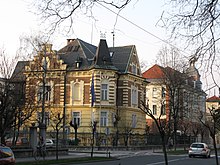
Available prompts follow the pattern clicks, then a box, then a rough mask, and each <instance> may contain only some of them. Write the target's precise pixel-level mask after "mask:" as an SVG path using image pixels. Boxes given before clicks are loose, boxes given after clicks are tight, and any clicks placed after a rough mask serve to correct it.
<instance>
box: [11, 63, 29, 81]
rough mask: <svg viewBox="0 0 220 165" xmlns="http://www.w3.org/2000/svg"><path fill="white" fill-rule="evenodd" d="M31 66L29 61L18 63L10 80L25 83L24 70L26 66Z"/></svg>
mask: <svg viewBox="0 0 220 165" xmlns="http://www.w3.org/2000/svg"><path fill="white" fill-rule="evenodd" d="M28 64H29V61H18V63H17V65H16V67H15V69H14V72H13V74H12V76H11V78H10V80H11V81H25V76H24V74H23V73H24V70H25V66H27V65H28Z"/></svg>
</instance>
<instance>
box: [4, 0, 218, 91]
mask: <svg viewBox="0 0 220 165" xmlns="http://www.w3.org/2000/svg"><path fill="white" fill-rule="evenodd" d="M34 1H35V0H2V1H1V2H0V20H1V27H0V48H4V49H5V51H6V53H7V54H8V55H10V56H14V55H15V54H16V51H17V50H18V48H19V38H20V37H21V36H23V35H30V34H34V33H37V32H38V31H44V27H45V24H42V22H41V21H40V18H39V17H38V16H37V15H35V14H34V11H35V9H33V8H31V7H30V2H34ZM35 2H36V1H35ZM164 7H165V6H164V0H154V1H150V2H149V1H147V0H137V1H136V0H134V1H132V3H131V4H129V5H128V6H126V8H124V9H123V10H122V11H121V12H120V16H121V17H118V19H117V23H116V15H115V13H112V12H111V11H109V10H108V9H106V8H103V7H102V6H95V10H94V11H93V15H94V17H95V19H96V21H94V19H89V18H88V17H86V16H85V15H78V16H77V17H75V19H74V25H73V28H72V31H71V33H70V34H67V33H66V32H65V31H62V30H59V31H57V33H56V34H55V35H54V36H53V37H52V44H53V49H54V50H58V49H60V48H62V47H63V46H65V44H66V39H67V38H80V39H82V40H84V41H86V42H88V43H92V44H93V45H96V46H97V45H98V43H99V40H100V32H102V33H105V34H106V40H107V43H108V46H109V47H111V46H112V45H113V37H112V31H113V29H114V32H115V43H114V45H115V46H125V45H136V47H137V53H138V56H139V59H140V61H144V62H145V63H146V64H147V65H148V66H152V65H153V64H155V60H156V55H157V54H158V51H159V49H161V47H162V46H163V45H165V43H164V42H163V41H161V40H165V39H166V37H167V36H166V32H165V29H162V28H160V27H159V26H156V24H157V22H158V20H159V19H160V16H161V14H162V12H163V10H165V9H164ZM122 17H123V18H122ZM63 26H65V25H63ZM61 31H62V33H61ZM175 46H176V47H178V48H180V45H175ZM203 82H204V81H203ZM207 88H208V87H206V89H207ZM216 93H217V91H216Z"/></svg>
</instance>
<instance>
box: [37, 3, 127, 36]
mask: <svg viewBox="0 0 220 165" xmlns="http://www.w3.org/2000/svg"><path fill="white" fill-rule="evenodd" d="M130 1H131V0H121V1H117V0H111V1H109V0H78V1H77V0H73V1H69V0H64V1H62V2H61V1H56V0H40V1H38V2H37V3H35V6H36V7H37V10H38V11H39V13H40V15H41V17H42V20H44V21H45V22H46V21H49V22H50V27H49V31H50V33H53V32H54V31H55V30H56V29H57V28H58V27H59V26H60V25H61V24H62V23H64V22H67V23H68V24H69V29H71V27H72V25H73V22H74V17H76V16H77V14H79V13H83V14H84V15H88V17H93V14H92V12H93V8H94V6H95V5H98V4H99V5H104V6H109V7H114V8H116V9H118V10H120V9H123V8H124V7H125V6H126V5H127V4H129V2H130Z"/></svg>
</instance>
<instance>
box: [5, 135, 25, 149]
mask: <svg viewBox="0 0 220 165" xmlns="http://www.w3.org/2000/svg"><path fill="white" fill-rule="evenodd" d="M5 142H6V146H8V147H11V146H12V142H13V138H9V139H6V140H5ZM21 145H29V141H28V138H26V137H18V139H17V141H16V146H21Z"/></svg>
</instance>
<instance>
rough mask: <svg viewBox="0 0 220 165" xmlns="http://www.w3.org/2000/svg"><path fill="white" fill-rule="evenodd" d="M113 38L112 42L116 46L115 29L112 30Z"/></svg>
mask: <svg viewBox="0 0 220 165" xmlns="http://www.w3.org/2000/svg"><path fill="white" fill-rule="evenodd" d="M112 37H113V38H112V39H113V44H112V47H113V48H114V47H115V31H114V30H113V31H112Z"/></svg>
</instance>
